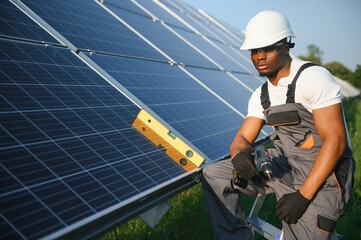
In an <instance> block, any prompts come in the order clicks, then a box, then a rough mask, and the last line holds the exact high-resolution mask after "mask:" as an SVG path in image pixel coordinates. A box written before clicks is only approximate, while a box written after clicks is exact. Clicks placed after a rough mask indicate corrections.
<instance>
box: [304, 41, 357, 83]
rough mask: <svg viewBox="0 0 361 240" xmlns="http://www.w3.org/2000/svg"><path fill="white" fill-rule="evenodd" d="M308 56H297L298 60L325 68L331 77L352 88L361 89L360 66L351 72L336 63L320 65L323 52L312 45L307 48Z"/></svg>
mask: <svg viewBox="0 0 361 240" xmlns="http://www.w3.org/2000/svg"><path fill="white" fill-rule="evenodd" d="M307 50H308V55H306V56H302V55H301V56H298V57H299V58H300V59H302V60H305V61H311V62H314V63H316V64H318V65H321V66H323V67H325V68H326V69H327V70H328V71H330V72H331V73H332V75H334V76H336V77H339V78H341V79H342V80H345V81H347V82H349V83H350V84H351V85H353V86H354V87H356V88H358V89H361V65H360V64H357V66H356V70H355V71H352V70H350V69H348V68H347V67H346V66H345V65H343V64H342V63H340V62H338V61H332V62H330V63H326V64H322V55H323V51H321V49H320V48H319V47H317V46H315V45H313V44H311V45H308V47H307Z"/></svg>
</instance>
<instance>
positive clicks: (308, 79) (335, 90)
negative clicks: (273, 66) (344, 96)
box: [296, 67, 341, 109]
mask: <svg viewBox="0 0 361 240" xmlns="http://www.w3.org/2000/svg"><path fill="white" fill-rule="evenodd" d="M312 68H314V69H312ZM312 68H309V69H307V70H305V72H304V76H303V79H304V81H302V83H301V82H297V87H296V89H297V88H301V89H300V90H301V92H302V94H301V95H302V97H303V98H304V100H305V101H306V102H308V103H309V108H310V109H319V108H323V107H328V106H331V105H334V104H337V103H340V102H341V92H340V89H341V87H340V85H339V84H338V83H337V81H336V79H335V78H334V77H333V76H332V75H331V73H330V72H329V71H327V69H325V68H323V67H312ZM308 70H309V71H308ZM296 91H297V90H296Z"/></svg>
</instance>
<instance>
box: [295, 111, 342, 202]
mask: <svg viewBox="0 0 361 240" xmlns="http://www.w3.org/2000/svg"><path fill="white" fill-rule="evenodd" d="M313 119H314V122H315V125H316V129H317V131H318V133H319V135H320V136H321V138H322V139H323V144H322V146H321V149H320V151H319V153H318V155H317V158H316V160H315V162H314V164H313V166H312V168H311V171H310V174H309V175H308V177H307V179H306V181H305V183H304V184H303V185H302V186H301V188H300V189H299V191H300V193H301V194H302V195H303V196H304V197H305V198H307V199H312V198H313V196H314V195H315V194H316V192H317V191H318V189H319V188H320V187H321V186H322V185H323V184H324V183H325V181H326V180H327V178H328V177H329V176H330V175H331V174H332V172H333V171H334V168H335V166H336V164H337V161H338V159H340V157H341V156H342V154H343V152H344V150H345V148H346V146H347V135H346V130H345V126H344V119H343V113H342V106H341V104H335V105H331V106H328V107H325V108H320V109H316V110H313Z"/></svg>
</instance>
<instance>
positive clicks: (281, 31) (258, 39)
mask: <svg viewBox="0 0 361 240" xmlns="http://www.w3.org/2000/svg"><path fill="white" fill-rule="evenodd" d="M286 37H295V36H294V34H293V31H292V29H291V26H290V23H289V22H288V20H287V18H286V17H285V16H283V15H282V14H281V13H279V12H275V11H269V10H267V11H262V12H260V13H258V14H257V15H256V16H254V17H253V18H251V20H249V22H248V24H247V27H246V31H245V39H244V43H243V44H242V46H241V49H242V50H247V49H255V48H261V47H266V46H269V45H272V44H273V43H276V42H278V41H280V40H282V39H284V38H286Z"/></svg>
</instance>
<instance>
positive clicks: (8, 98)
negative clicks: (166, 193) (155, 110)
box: [0, 41, 184, 239]
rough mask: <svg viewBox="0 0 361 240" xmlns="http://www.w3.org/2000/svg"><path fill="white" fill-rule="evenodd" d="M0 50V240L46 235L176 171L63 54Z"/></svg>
mask: <svg viewBox="0 0 361 240" xmlns="http://www.w3.org/2000/svg"><path fill="white" fill-rule="evenodd" d="M0 49H1V54H0V66H1V84H0V93H1V112H0V126H1V128H0V131H1V141H0V143H1V145H0V161H1V165H0V174H1V175H0V176H1V178H0V181H1V188H0V212H1V215H0V229H1V231H0V238H1V239H17V238H26V239H38V238H40V237H44V236H46V235H47V234H50V233H52V232H54V231H56V230H60V229H63V228H65V227H66V226H69V225H71V224H74V223H76V222H77V221H80V220H84V219H86V218H87V217H90V216H92V215H94V214H95V213H99V212H100V211H102V210H104V209H106V208H108V207H111V206H114V205H115V204H118V203H121V202H122V201H124V200H126V199H129V198H130V197H132V196H136V195H137V194H139V193H141V192H144V191H146V190H148V189H151V188H153V187H155V186H157V185H159V184H161V183H164V182H166V181H167V180H170V179H172V178H174V177H175V176H179V175H181V174H182V173H184V171H183V170H182V169H181V168H180V167H178V166H177V165H176V164H175V163H174V162H173V161H172V160H170V159H169V158H168V157H167V156H166V155H165V154H164V153H163V152H162V151H161V150H160V149H158V148H156V147H155V146H154V145H153V144H151V143H150V142H148V140H146V139H145V138H144V137H143V136H142V135H140V134H139V133H138V132H137V131H136V130H135V129H134V128H132V126H131V123H132V121H133V120H134V119H135V117H136V115H137V113H138V112H139V108H138V107H137V106H135V105H134V104H133V103H132V102H131V101H130V100H129V99H127V98H126V97H124V96H123V95H122V94H120V93H119V92H118V91H117V90H116V89H115V88H114V87H112V86H110V85H109V84H108V83H107V82H106V81H104V80H103V79H102V78H100V77H99V76H98V75H97V74H96V73H95V72H94V71H93V70H91V69H90V68H89V67H87V66H86V65H85V64H84V63H82V62H81V61H80V60H79V59H78V58H77V57H76V56H75V55H73V54H72V53H71V52H70V51H69V50H66V49H57V48H53V47H43V46H36V45H32V44H21V43H12V42H6V41H5V42H3V41H0Z"/></svg>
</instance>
